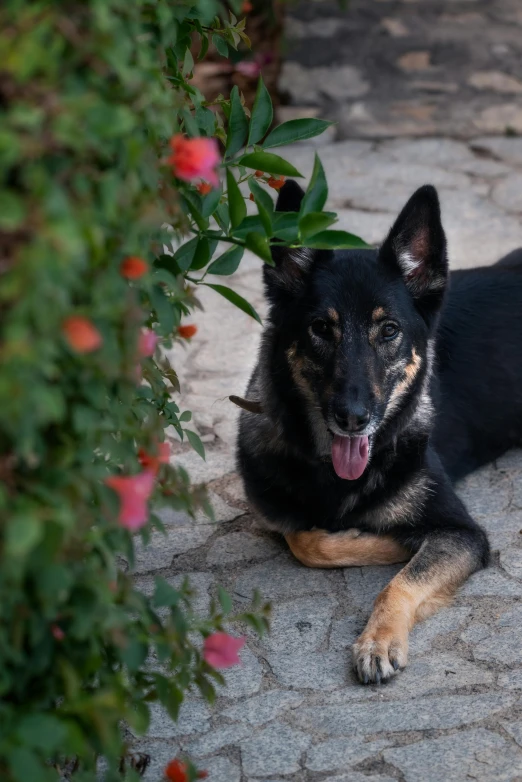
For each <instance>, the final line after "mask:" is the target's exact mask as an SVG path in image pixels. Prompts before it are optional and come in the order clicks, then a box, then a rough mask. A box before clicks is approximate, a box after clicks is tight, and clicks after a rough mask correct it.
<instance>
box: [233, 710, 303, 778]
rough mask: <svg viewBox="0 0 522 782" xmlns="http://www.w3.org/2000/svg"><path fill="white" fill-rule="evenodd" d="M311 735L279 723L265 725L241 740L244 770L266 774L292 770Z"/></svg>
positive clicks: (295, 768) (286, 772)
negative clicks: (246, 739) (256, 732)
mask: <svg viewBox="0 0 522 782" xmlns="http://www.w3.org/2000/svg"><path fill="white" fill-rule="evenodd" d="M310 741H311V737H310V736H308V735H307V734H306V733H303V732H301V731H298V730H294V729H293V728H289V727H288V726H287V725H283V724H282V723H277V722H276V723H274V724H273V725H270V727H268V728H265V729H264V730H262V731H261V732H260V733H258V734H257V736H255V738H252V739H249V740H248V741H244V742H242V744H241V759H242V763H243V771H244V772H245V773H246V774H249V775H250V776H254V777H256V776H257V777H260V776H266V775H267V774H293V773H294V771H298V770H299V766H300V758H301V755H302V753H303V752H304V750H305V749H307V747H308V746H309V744H310Z"/></svg>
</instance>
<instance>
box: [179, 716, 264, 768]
mask: <svg viewBox="0 0 522 782" xmlns="http://www.w3.org/2000/svg"><path fill="white" fill-rule="evenodd" d="M251 735H252V728H251V727H250V726H248V725H241V724H239V723H238V724H235V725H225V726H224V727H221V728H214V729H213V730H209V731H208V733H206V734H205V735H204V736H201V738H198V739H196V740H194V741H189V742H187V743H186V744H184V749H185V750H186V752H187V753H188V754H189V755H192V756H193V757H195V758H199V757H202V756H205V755H210V754H211V753H212V752H217V751H218V750H220V749H222V748H223V747H227V746H229V745H234V746H237V745H238V744H239V742H240V741H242V740H243V739H245V738H247V737H249V736H251ZM201 765H203V762H202V763H201Z"/></svg>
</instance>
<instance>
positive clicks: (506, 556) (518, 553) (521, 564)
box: [500, 548, 522, 579]
mask: <svg viewBox="0 0 522 782" xmlns="http://www.w3.org/2000/svg"><path fill="white" fill-rule="evenodd" d="M500 564H501V565H502V568H503V569H504V570H505V571H506V572H507V573H509V575H510V576H513V577H514V578H521V579H522V548H510V549H508V550H507V551H501V552H500Z"/></svg>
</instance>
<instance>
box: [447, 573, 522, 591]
mask: <svg viewBox="0 0 522 782" xmlns="http://www.w3.org/2000/svg"><path fill="white" fill-rule="evenodd" d="M460 594H461V595H463V596H466V597H467V596H476V597H489V596H491V597H522V583H518V582H517V581H514V580H512V579H510V578H508V577H507V576H505V575H504V574H503V573H501V572H500V571H499V570H497V569H494V568H488V569H487V570H481V571H480V572H479V573H475V574H474V575H472V576H471V578H470V579H469V580H468V581H466V583H465V584H464V586H463V587H462V589H461V592H460Z"/></svg>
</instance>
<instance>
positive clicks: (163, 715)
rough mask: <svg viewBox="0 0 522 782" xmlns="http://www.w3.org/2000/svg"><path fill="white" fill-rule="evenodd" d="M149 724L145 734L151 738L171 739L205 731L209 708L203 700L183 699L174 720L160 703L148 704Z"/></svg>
mask: <svg viewBox="0 0 522 782" xmlns="http://www.w3.org/2000/svg"><path fill="white" fill-rule="evenodd" d="M149 710H150V724H149V729H148V731H147V736H148V737H150V738H153V739H171V738H173V737H177V736H185V735H191V734H197V733H205V732H206V731H207V730H208V728H209V726H208V720H209V719H210V715H211V712H210V708H209V707H208V706H207V704H206V703H205V701H203V700H199V699H198V700H190V701H184V702H183V703H182V704H181V708H180V710H179V717H178V719H177V721H176V722H175V721H174V720H173V719H172V717H171V716H170V714H169V713H168V711H167V710H166V709H165V708H164V707H163V706H162V705H161V704H160V703H152V704H151V705H150V706H149Z"/></svg>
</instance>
